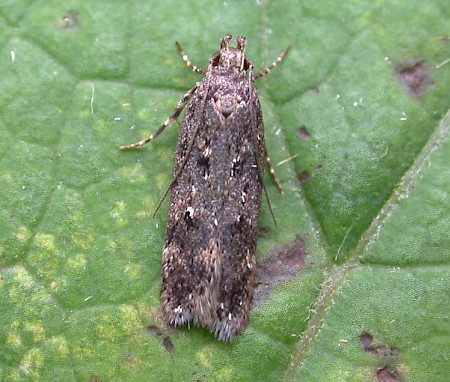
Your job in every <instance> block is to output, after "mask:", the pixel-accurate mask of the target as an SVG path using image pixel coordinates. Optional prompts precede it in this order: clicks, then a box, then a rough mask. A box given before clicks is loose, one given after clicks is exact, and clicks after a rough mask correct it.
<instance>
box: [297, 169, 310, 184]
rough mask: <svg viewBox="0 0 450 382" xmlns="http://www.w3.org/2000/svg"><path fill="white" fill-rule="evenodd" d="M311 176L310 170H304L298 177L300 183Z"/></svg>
mask: <svg viewBox="0 0 450 382" xmlns="http://www.w3.org/2000/svg"><path fill="white" fill-rule="evenodd" d="M310 177H311V174H310V173H309V171H308V170H305V171H302V173H301V174H300V176H299V177H298V180H299V181H300V184H303V183H306V182H307V181H308V180H309V178H310Z"/></svg>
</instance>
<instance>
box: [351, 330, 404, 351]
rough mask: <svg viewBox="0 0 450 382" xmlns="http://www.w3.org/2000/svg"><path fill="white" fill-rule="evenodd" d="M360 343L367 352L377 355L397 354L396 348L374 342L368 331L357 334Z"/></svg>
mask: <svg viewBox="0 0 450 382" xmlns="http://www.w3.org/2000/svg"><path fill="white" fill-rule="evenodd" d="M359 340H360V341H361V344H362V345H363V346H364V350H365V351H366V352H368V353H371V354H374V355H379V356H391V357H395V356H397V355H398V352H397V349H395V348H393V347H390V346H388V345H386V344H384V343H375V342H374V340H373V336H372V335H371V334H370V333H363V334H361V335H360V336H359Z"/></svg>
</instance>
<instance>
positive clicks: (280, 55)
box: [255, 45, 291, 80]
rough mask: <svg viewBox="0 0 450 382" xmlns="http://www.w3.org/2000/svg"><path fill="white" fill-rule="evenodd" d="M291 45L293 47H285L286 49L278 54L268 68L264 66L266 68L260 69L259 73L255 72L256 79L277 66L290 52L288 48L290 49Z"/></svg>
mask: <svg viewBox="0 0 450 382" xmlns="http://www.w3.org/2000/svg"><path fill="white" fill-rule="evenodd" d="M290 47H291V46H290V45H288V46H287V47H286V48H284V49H283V50H282V51H281V53H280V54H279V55H278V57H277V59H276V60H275V61H274V62H272V64H270V65H269V66H268V67H267V68H264V69H262V70H260V71H259V72H258V73H256V74H255V80H256V79H257V78H260V77H263V76H265V75H266V74H268V73H269V72H270V71H271V70H272V69H273V68H274V67H275V66H277V65H278V64H279V63H280V62H281V60H282V59H283V58H284V56H286V53H287V52H288V50H289V48H290Z"/></svg>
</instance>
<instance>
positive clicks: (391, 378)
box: [376, 366, 398, 382]
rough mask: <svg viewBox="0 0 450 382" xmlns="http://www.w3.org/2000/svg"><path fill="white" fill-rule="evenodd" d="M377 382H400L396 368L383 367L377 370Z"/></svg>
mask: <svg viewBox="0 0 450 382" xmlns="http://www.w3.org/2000/svg"><path fill="white" fill-rule="evenodd" d="M376 377H377V381H379V382H396V381H398V374H397V371H396V370H395V369H394V368H391V367H389V366H383V367H381V368H379V369H378V370H377V374H376Z"/></svg>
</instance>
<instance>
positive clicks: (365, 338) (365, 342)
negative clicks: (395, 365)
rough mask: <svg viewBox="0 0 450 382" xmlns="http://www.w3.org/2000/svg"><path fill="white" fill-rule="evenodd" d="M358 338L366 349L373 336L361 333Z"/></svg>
mask: <svg viewBox="0 0 450 382" xmlns="http://www.w3.org/2000/svg"><path fill="white" fill-rule="evenodd" d="M359 340H360V341H361V343H362V345H363V346H364V350H366V351H367V349H368V347H369V346H371V345H372V342H373V336H372V335H371V334H369V333H363V334H361V335H360V336H359Z"/></svg>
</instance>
